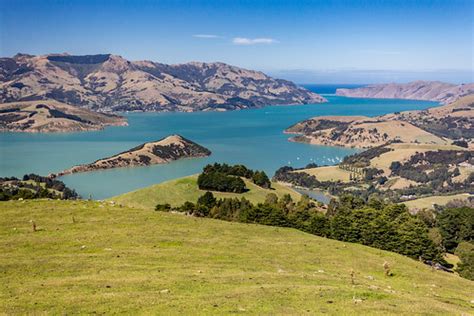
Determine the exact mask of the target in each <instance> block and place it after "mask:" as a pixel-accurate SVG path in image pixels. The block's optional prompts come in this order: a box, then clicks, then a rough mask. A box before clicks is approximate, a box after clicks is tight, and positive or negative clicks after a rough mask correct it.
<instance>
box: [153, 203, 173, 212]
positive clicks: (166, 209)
mask: <svg viewBox="0 0 474 316" xmlns="http://www.w3.org/2000/svg"><path fill="white" fill-rule="evenodd" d="M155 211H159V212H169V211H171V205H170V204H168V203H166V204H157V205H156V206H155Z"/></svg>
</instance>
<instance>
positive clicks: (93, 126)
mask: <svg viewBox="0 0 474 316" xmlns="http://www.w3.org/2000/svg"><path fill="white" fill-rule="evenodd" d="M112 125H117V126H123V125H127V121H126V120H125V118H123V117H121V116H117V115H112V114H104V113H96V112H93V111H90V110H87V109H81V108H78V107H75V106H71V105H68V104H64V103H61V102H58V101H54V100H41V101H22V102H11V103H4V104H0V131H10V132H30V133H39V132H42V133H43V132H47V133H49V132H77V131H90V130H100V129H103V128H104V127H106V126H112Z"/></svg>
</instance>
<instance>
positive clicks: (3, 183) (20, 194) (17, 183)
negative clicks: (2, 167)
mask: <svg viewBox="0 0 474 316" xmlns="http://www.w3.org/2000/svg"><path fill="white" fill-rule="evenodd" d="M40 198H49V199H64V200H66V199H76V198H78V195H77V193H76V192H75V191H74V190H71V189H69V188H68V187H67V186H66V185H65V184H64V183H63V182H61V181H59V180H54V179H51V178H48V177H43V176H39V175H36V174H29V175H25V176H23V179H22V180H20V179H18V178H15V177H10V178H0V201H8V200H19V199H40Z"/></svg>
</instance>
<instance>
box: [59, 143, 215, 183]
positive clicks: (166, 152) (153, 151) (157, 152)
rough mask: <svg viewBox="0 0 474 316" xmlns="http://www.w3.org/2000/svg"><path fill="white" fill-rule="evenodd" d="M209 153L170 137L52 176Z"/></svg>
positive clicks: (160, 161)
mask: <svg viewBox="0 0 474 316" xmlns="http://www.w3.org/2000/svg"><path fill="white" fill-rule="evenodd" d="M210 154H211V151H210V150H208V149H207V148H204V147H202V146H200V145H198V144H196V143H194V142H192V141H190V140H188V139H186V138H184V137H182V136H180V135H171V136H168V137H166V138H163V139H161V140H158V141H155V142H149V143H145V144H142V145H140V146H137V147H135V148H132V149H130V150H127V151H125V152H122V153H120V154H117V155H114V156H112V157H108V158H103V159H99V160H97V161H95V162H93V163H90V164H86V165H80V166H74V167H72V168H70V169H67V170H64V171H61V172H59V173H58V174H52V175H50V177H52V178H55V177H60V176H63V175H67V174H72V173H79V172H87V171H95V170H104V169H112V168H122V167H138V166H149V165H155V164H163V163H168V162H171V161H173V160H178V159H182V158H193V157H206V156H209V155H210Z"/></svg>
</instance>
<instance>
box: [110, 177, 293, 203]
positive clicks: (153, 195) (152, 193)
mask: <svg viewBox="0 0 474 316" xmlns="http://www.w3.org/2000/svg"><path fill="white" fill-rule="evenodd" d="M243 180H244V182H245V186H246V187H247V188H248V189H249V190H248V191H247V192H244V193H229V192H213V194H214V196H215V197H216V198H241V197H245V198H246V199H247V200H249V201H250V202H252V203H260V202H263V201H265V197H266V196H267V194H269V193H275V194H276V195H277V196H278V197H282V196H283V195H285V194H290V195H291V197H292V198H293V199H294V200H298V199H299V198H300V196H301V194H299V193H298V192H296V191H294V190H292V189H291V188H289V187H286V186H284V185H281V184H278V183H272V188H271V189H264V188H262V187H259V186H258V185H255V184H254V183H253V182H251V181H249V180H248V179H245V178H244V179H243ZM205 192H206V191H205V190H200V189H199V187H198V185H197V175H193V176H189V177H185V178H180V179H176V180H171V181H167V182H163V183H160V184H155V185H152V186H149V187H147V188H143V189H139V190H136V191H132V192H128V193H125V194H122V195H119V196H115V197H112V198H110V200H112V201H115V202H117V203H120V204H122V205H126V206H132V207H144V208H149V209H153V208H155V206H156V205H157V204H165V203H169V204H170V205H171V206H180V205H182V204H183V203H184V202H186V201H190V202H193V203H195V202H196V201H197V199H198V198H199V197H200V196H201V195H203V194H204V193H205Z"/></svg>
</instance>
